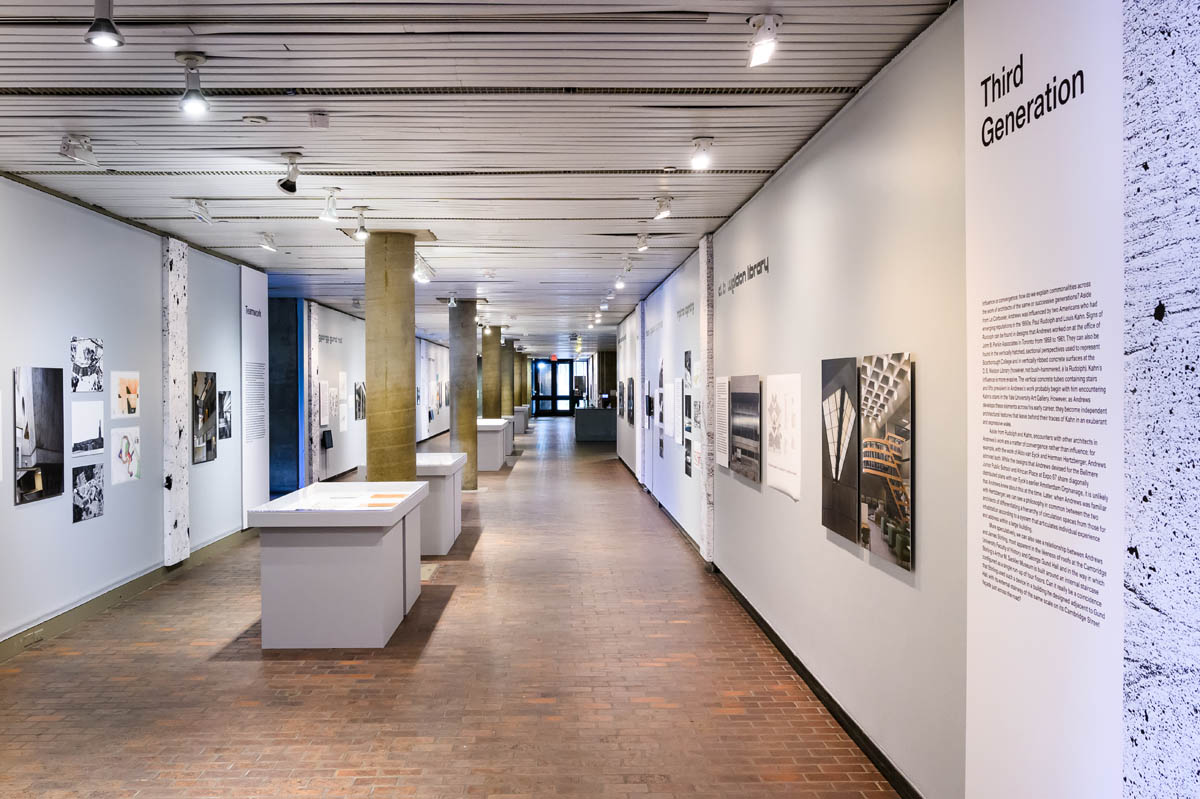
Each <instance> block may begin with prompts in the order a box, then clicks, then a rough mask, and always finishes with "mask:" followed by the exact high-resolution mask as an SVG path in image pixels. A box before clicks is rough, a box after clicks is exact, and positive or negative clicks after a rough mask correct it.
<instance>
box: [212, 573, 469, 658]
mask: <svg viewBox="0 0 1200 799" xmlns="http://www.w3.org/2000/svg"><path fill="white" fill-rule="evenodd" d="M453 595H454V586H453V585H422V586H421V596H420V597H419V598H418V599H417V601H416V603H414V604H413V607H412V610H410V611H409V612H408V615H407V616H405V617H404V621H403V622H402V623H401V624H400V626H399V627H398V628H396V632H395V634H394V635H392V638H391V640H389V641H388V643H387V646H385V647H384V648H383V649H267V650H264V649H263V648H262V619H259V620H258V621H256V622H254V624H252V625H250V626H249V627H247V628H246V629H245V630H244V631H243V632H242V633H241V635H239V636H238V637H237V638H235V639H233V640H232V641H230V642H229V643H228V644H227V645H226V646H224V647H223V648H222V649H221V650H220V651H219V652H217V653H216V654H214V655H213V656H212V657H211V658H209V660H212V661H263V662H267V663H271V662H275V663H289V662H295V661H318V662H326V661H342V660H356V661H372V660H407V659H413V660H415V659H417V658H419V657H420V656H421V652H422V651H424V649H425V645H426V644H428V643H429V639H430V637H431V636H432V635H433V631H434V629H435V628H436V627H437V623H438V620H440V619H441V617H442V614H443V613H444V612H445V610H446V606H447V605H449V604H450V598H451V597H452V596H453Z"/></svg>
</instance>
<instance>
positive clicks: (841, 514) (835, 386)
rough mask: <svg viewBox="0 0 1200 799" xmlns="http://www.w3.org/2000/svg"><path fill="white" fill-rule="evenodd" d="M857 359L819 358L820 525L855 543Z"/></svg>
mask: <svg viewBox="0 0 1200 799" xmlns="http://www.w3.org/2000/svg"><path fill="white" fill-rule="evenodd" d="M858 431H859V413H858V359H857V358H833V359H831V360H826V361H821V524H823V525H824V526H825V528H826V529H829V530H832V531H833V532H835V533H837V534H838V535H841V536H843V537H845V538H847V539H849V540H851V541H854V542H856V543H864V542H862V541H860V535H861V533H860V531H859V527H858Z"/></svg>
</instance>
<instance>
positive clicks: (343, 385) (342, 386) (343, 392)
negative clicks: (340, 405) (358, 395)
mask: <svg viewBox="0 0 1200 799" xmlns="http://www.w3.org/2000/svg"><path fill="white" fill-rule="evenodd" d="M348 396H350V384H349V383H348V382H347V380H346V373H345V372H338V401H339V402H340V401H342V400H345V399H346V397H348Z"/></svg>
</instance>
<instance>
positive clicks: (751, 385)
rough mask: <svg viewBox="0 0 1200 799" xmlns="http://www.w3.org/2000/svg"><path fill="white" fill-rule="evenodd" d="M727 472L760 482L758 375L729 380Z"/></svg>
mask: <svg viewBox="0 0 1200 799" xmlns="http://www.w3.org/2000/svg"><path fill="white" fill-rule="evenodd" d="M729 469H730V471H732V472H733V473H735V474H739V475H741V476H742V477H744V478H746V479H747V480H751V481H753V482H755V483H758V482H761V480H762V381H761V380H760V379H759V377H758V375H741V376H738V377H731V378H729Z"/></svg>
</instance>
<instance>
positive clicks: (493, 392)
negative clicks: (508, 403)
mask: <svg viewBox="0 0 1200 799" xmlns="http://www.w3.org/2000/svg"><path fill="white" fill-rule="evenodd" d="M482 349H483V418H484V419H499V418H500V416H501V413H500V328H498V327H485V328H484V329H483V344H482Z"/></svg>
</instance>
